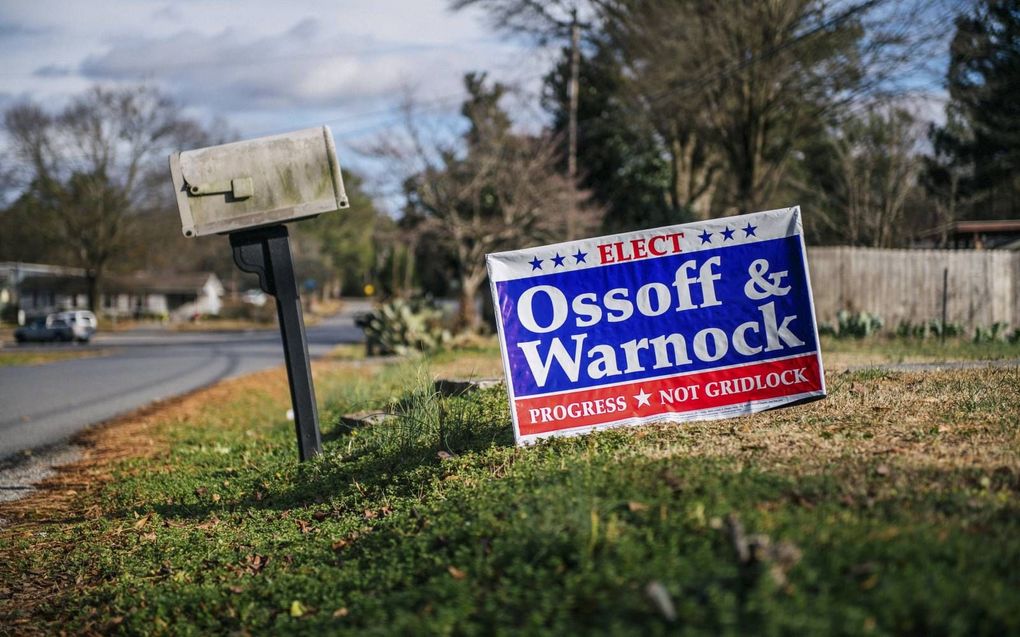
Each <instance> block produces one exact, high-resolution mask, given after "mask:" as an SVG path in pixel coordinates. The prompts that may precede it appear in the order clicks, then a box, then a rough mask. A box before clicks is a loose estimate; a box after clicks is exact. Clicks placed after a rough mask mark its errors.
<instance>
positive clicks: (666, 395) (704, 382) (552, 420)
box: [514, 354, 822, 436]
mask: <svg viewBox="0 0 1020 637" xmlns="http://www.w3.org/2000/svg"><path fill="white" fill-rule="evenodd" d="M821 388H822V381H821V374H819V370H818V358H817V355H816V354H808V355H806V356H798V357H796V358H788V359H785V360H779V361H769V362H765V363H756V364H753V365H746V366H744V367H731V368H728V369H720V370H712V371H707V372H700V373H697V374H686V375H681V376H670V377H668V378H656V379H654V380H646V381H639V382H635V383H627V384H625V385H616V386H614V387H597V388H592V389H582V390H578V391H575V392H568V393H562V394H556V395H554V396H538V397H535V398H519V399H517V400H515V401H514V409H515V410H516V412H517V423H518V426H519V427H520V433H521V435H522V436H529V435H532V434H540V433H547V432H550V431H559V430H562V429H574V428H575V427H588V426H592V425H601V424H605V423H611V422H617V421H620V420H626V419H628V418H649V417H652V416H658V415H661V414H668V413H684V412H689V411H698V410H702V409H711V408H713V407H726V406H729V405H737V404H741V403H747V402H750V401H753V400H767V399H770V398H780V397H782V396H793V395H796V394H803V393H806V392H812V391H819V390H821Z"/></svg>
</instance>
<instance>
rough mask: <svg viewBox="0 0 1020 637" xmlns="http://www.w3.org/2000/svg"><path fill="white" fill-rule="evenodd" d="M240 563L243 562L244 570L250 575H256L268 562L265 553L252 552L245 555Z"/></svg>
mask: <svg viewBox="0 0 1020 637" xmlns="http://www.w3.org/2000/svg"><path fill="white" fill-rule="evenodd" d="M242 563H243V564H244V567H245V570H247V571H248V572H249V573H251V574H252V575H257V574H258V573H260V572H261V571H262V569H264V568H265V567H266V564H268V563H269V558H268V557H266V556H265V555H258V554H252V555H249V556H247V557H245V558H244V561H243V562H242Z"/></svg>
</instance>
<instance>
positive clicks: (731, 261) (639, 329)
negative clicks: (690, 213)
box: [486, 207, 825, 444]
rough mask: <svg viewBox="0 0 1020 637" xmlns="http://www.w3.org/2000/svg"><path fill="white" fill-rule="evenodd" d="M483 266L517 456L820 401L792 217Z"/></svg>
mask: <svg viewBox="0 0 1020 637" xmlns="http://www.w3.org/2000/svg"><path fill="white" fill-rule="evenodd" d="M486 264H487V267H488V270H489V280H490V282H491V285H492V294H493V300H494V303H495V307H496V313H497V317H496V318H497V326H498V330H499V342H500V348H501V349H502V354H503V365H504V371H505V372H506V378H507V390H508V393H509V397H510V411H511V414H512V417H513V424H514V436H515V438H516V440H517V442H518V443H519V444H526V443H529V442H533V441H535V440H536V439H538V438H542V437H546V436H556V435H576V434H582V433H587V432H590V431H593V430H596V429H602V428H608V427H618V426H626V425H640V424H645V423H653V422H676V423H679V422H685V421H692V420H712V419H719V418H729V417H732V416H738V415H743V414H750V413H755V412H759V411H764V410H766V409H773V408H776V407H781V406H784V405H790V404H793V403H797V402H802V401H805V400H811V399H817V398H821V397H823V396H825V377H824V374H823V370H822V359H821V355H820V353H819V350H818V331H817V328H816V325H815V313H814V304H813V301H812V298H811V283H810V281H809V278H808V267H807V260H806V255H805V249H804V238H803V228H802V224H801V216H800V208H799V207H793V208H787V209H782V210H771V211H768V212H759V213H754V214H748V215H742V216H736V217H728V218H720V219H711V220H707V221H699V222H696V223H688V224H683V225H677V226H669V227H665V228H657V229H654V230H643V231H638V232H631V233H627V234H619V235H611V236H605V237H598V238H594V239H584V240H579V241H570V242H567V243H558V244H554V245H547V246H540V247H537V248H528V249H524V250H515V251H512V252H500V253H495V254H489V255H487V256H486Z"/></svg>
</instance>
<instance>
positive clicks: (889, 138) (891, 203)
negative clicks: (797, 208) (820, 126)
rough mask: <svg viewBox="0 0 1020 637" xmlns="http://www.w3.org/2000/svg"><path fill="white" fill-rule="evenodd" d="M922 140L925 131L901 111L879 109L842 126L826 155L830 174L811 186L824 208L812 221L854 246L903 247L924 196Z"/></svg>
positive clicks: (896, 109)
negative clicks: (915, 204) (911, 217)
mask: <svg viewBox="0 0 1020 637" xmlns="http://www.w3.org/2000/svg"><path fill="white" fill-rule="evenodd" d="M923 139H924V130H923V127H922V126H921V124H920V123H919V122H918V121H917V120H916V119H915V117H914V116H913V115H912V114H911V113H910V112H909V111H908V110H906V109H903V108H875V109H871V110H869V111H867V112H866V113H864V114H862V115H856V116H854V117H852V118H850V119H849V120H847V121H846V122H844V123H843V124H842V125H841V126H840V127H839V128H838V129H835V130H834V131H833V133H832V136H831V138H830V139H829V141H828V143H827V144H826V145H825V146H824V149H822V152H825V153H827V154H828V155H829V156H830V157H831V161H830V162H829V164H828V166H827V167H826V168H824V169H823V172H828V173H830V174H828V175H821V174H818V173H816V174H815V175H814V177H815V178H814V179H812V180H810V182H809V183H811V184H813V185H815V186H816V188H815V192H814V193H813V194H814V195H817V197H818V199H819V201H822V202H824V204H823V205H820V206H819V207H818V208H817V209H814V210H812V213H813V214H812V216H813V220H814V221H815V222H817V223H819V224H820V225H821V226H822V229H823V230H825V231H826V232H827V233H828V234H829V235H831V236H833V237H836V238H839V239H840V240H841V241H843V242H846V243H849V244H850V245H860V246H869V247H875V248H891V247H896V246H899V245H903V244H904V242H905V239H907V238H909V230H908V227H909V225H910V224H909V223H908V215H909V213H910V212H911V206H910V204H911V201H912V200H914V199H915V198H919V197H920V195H921V188H920V186H919V178H920V175H921V171H922V168H923V167H924V162H923V157H922V154H921V142H922V140H923Z"/></svg>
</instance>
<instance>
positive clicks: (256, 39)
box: [0, 0, 553, 176]
mask: <svg viewBox="0 0 1020 637" xmlns="http://www.w3.org/2000/svg"><path fill="white" fill-rule="evenodd" d="M552 55H553V53H552V51H551V50H550V49H545V50H543V49H537V50H536V49H535V47H534V46H530V45H529V43H523V42H516V43H515V42H512V41H508V40H507V39H506V38H503V37H501V36H500V35H499V34H497V33H494V32H493V31H492V30H491V29H490V28H489V27H488V25H487V24H486V22H485V19H484V15H483V14H482V13H480V12H478V11H476V10H467V11H461V12H451V11H449V10H448V9H447V0H376V1H374V2H373V1H371V0H334V1H332V2H330V1H325V0H321V1H317V0H290V1H287V2H282V1H280V0H275V1H264V0H246V1H244V2H229V1H227V0H176V1H175V2H166V1H163V0H103V1H85V0H60V1H54V0H0V60H2V62H3V64H2V66H0V110H2V109H4V108H6V107H7V106H8V105H10V104H11V103H14V102H16V101H18V100H25V99H31V100H35V101H37V102H39V103H42V104H44V105H47V106H48V107H52V108H59V106H60V105H61V104H62V103H64V102H66V100H67V99H68V98H69V97H71V96H73V95H75V94H77V93H80V92H82V91H84V90H85V89H87V88H88V87H90V86H92V85H94V84H103V85H108V86H109V85H136V84H139V83H146V84H150V85H155V86H157V87H159V88H161V89H163V90H164V91H165V92H166V93H168V94H169V95H171V96H173V97H174V98H176V99H177V100H178V101H179V102H180V103H181V104H182V105H184V106H185V107H186V109H187V112H188V113H189V114H190V115H193V116H195V117H197V118H199V119H200V120H202V121H204V122H213V121H216V120H217V118H218V119H220V120H222V121H224V122H225V123H226V124H227V125H228V126H229V127H230V128H231V129H232V130H233V131H234V132H235V133H237V134H238V135H239V136H240V137H241V138H250V137H258V136H262V135H269V134H275V133H280V132H285V131H288V130H296V129H299V128H305V127H308V126H317V125H321V124H328V125H329V126H330V128H331V129H332V131H333V136H334V138H335V139H336V141H337V145H338V150H339V152H340V155H341V162H342V163H344V164H345V165H346V166H350V167H353V168H355V169H361V170H362V171H363V172H366V171H367V172H372V171H373V170H377V167H375V168H373V164H372V162H371V160H370V159H368V158H367V157H366V156H364V153H363V152H361V151H363V150H364V148H366V147H367V145H368V144H370V143H371V142H372V141H373V139H376V138H378V136H380V135H384V134H386V131H387V130H389V129H391V128H393V127H395V126H399V124H400V119H401V114H400V110H399V104H400V102H401V101H402V100H403V99H405V96H406V95H407V94H408V93H409V92H410V93H411V94H413V96H414V98H415V99H416V100H417V101H418V102H419V103H420V109H421V111H422V112H423V113H424V114H425V115H426V116H431V117H433V118H436V119H439V120H445V121H447V122H451V121H453V120H454V119H455V116H456V113H457V111H458V109H459V106H460V102H461V100H462V98H463V95H464V91H463V89H462V83H461V79H462V76H463V74H464V73H465V72H467V71H479V70H480V71H488V72H490V75H491V76H492V77H493V78H495V79H499V80H500V81H504V82H507V83H511V84H514V85H517V86H520V87H521V90H522V95H530V100H527V101H530V103H531V104H532V107H531V112H530V113H528V112H525V113H524V119H527V118H528V117H531V118H537V117H540V115H539V114H538V113H537V110H536V109H537V99H535V97H536V93H537V91H538V90H539V87H540V83H541V77H542V75H543V74H544V73H545V72H546V70H547V69H548V68H549V64H550V62H551V60H552ZM522 100H524V98H523V97H522ZM370 176H371V175H370Z"/></svg>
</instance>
